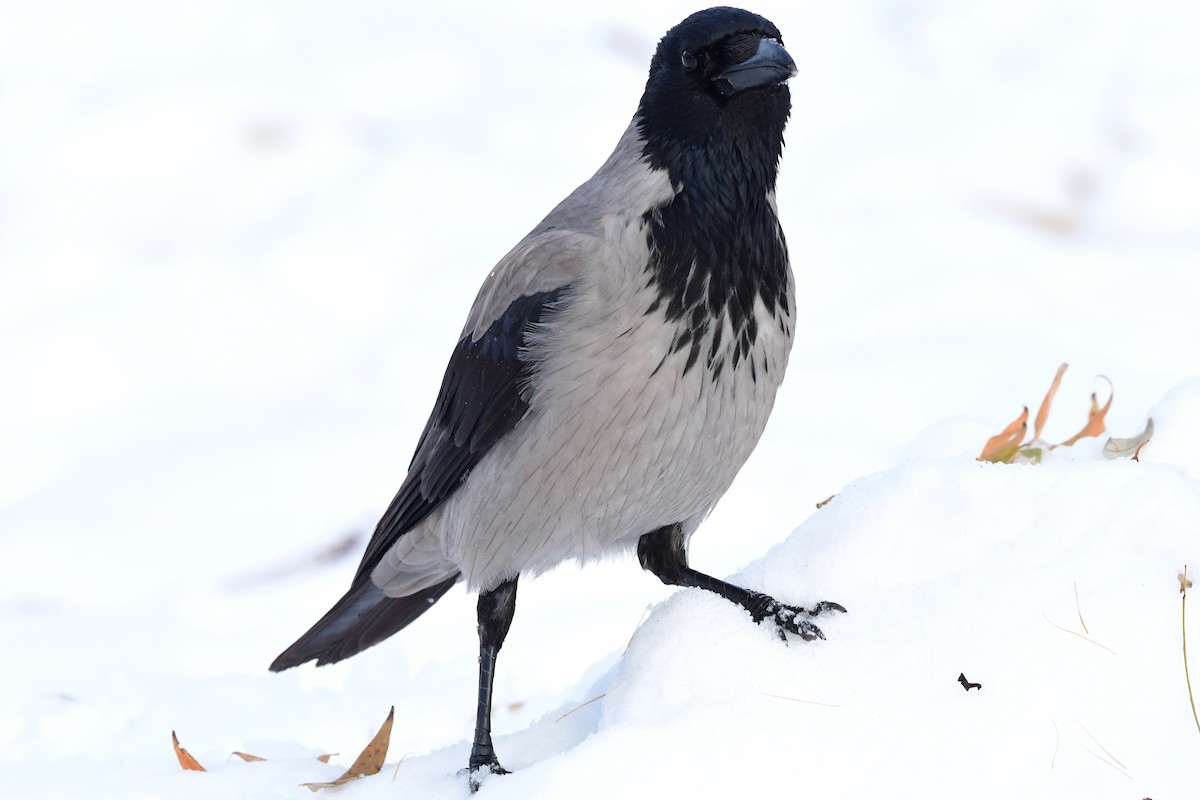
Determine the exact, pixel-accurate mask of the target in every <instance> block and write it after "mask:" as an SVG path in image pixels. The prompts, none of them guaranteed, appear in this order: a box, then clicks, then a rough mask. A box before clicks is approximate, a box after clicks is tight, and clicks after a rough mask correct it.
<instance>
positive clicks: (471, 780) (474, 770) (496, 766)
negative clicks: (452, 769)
mask: <svg viewBox="0 0 1200 800" xmlns="http://www.w3.org/2000/svg"><path fill="white" fill-rule="evenodd" d="M466 772H467V776H468V777H467V783H468V784H469V785H470V787H471V794H474V793H475V792H477V791H479V787H480V786H481V785H482V783H483V780H484V778H486V777H487V776H488V775H508V774H509V771H508V770H506V769H505V768H504V767H502V766H500V762H499V761H498V760H497V759H496V756H495V755H494V754H493V755H490V756H483V755H472V756H471V763H470V766H469V767H468V768H467V769H466ZM459 774H460V775H461V774H462V773H461V772H460V773H459Z"/></svg>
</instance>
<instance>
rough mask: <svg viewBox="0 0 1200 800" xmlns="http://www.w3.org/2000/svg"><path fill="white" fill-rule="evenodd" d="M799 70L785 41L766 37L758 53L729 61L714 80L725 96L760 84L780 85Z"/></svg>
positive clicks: (759, 46) (731, 95)
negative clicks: (734, 62) (738, 60)
mask: <svg viewBox="0 0 1200 800" xmlns="http://www.w3.org/2000/svg"><path fill="white" fill-rule="evenodd" d="M796 72H797V70H796V62H795V61H793V60H792V57H791V56H790V55H788V51H787V50H784V49H783V45H781V44H780V43H779V42H777V41H775V40H774V39H763V40H762V41H760V42H759V44H758V50H757V51H756V52H755V53H754V55H752V56H750V57H749V58H747V59H746V60H745V61H742V62H739V63H737V64H731V65H729V66H728V67H726V68H725V69H724V70H722V71H721V72H720V73H719V74H718V75H717V76H716V77H715V78H713V81H714V82H715V83H716V85H717V91H718V92H720V93H721V95H722V96H723V97H733V96H734V95H735V94H737V93H738V92H742V91H745V90H746V89H753V88H755V87H756V86H776V85H778V84H781V83H783V82H784V81H786V80H787V79H788V78H791V77H793V76H795V74H796Z"/></svg>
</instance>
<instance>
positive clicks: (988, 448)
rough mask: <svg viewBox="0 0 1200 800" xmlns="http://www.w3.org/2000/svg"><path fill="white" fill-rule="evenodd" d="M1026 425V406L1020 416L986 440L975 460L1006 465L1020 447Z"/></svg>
mask: <svg viewBox="0 0 1200 800" xmlns="http://www.w3.org/2000/svg"><path fill="white" fill-rule="evenodd" d="M1028 423H1029V407H1028V406H1026V407H1024V408H1022V409H1021V416H1019V417H1017V418H1016V419H1014V420H1013V421H1012V422H1010V423H1008V426H1007V427H1006V428H1005V429H1004V430H1002V431H1000V433H998V434H996V435H995V436H993V437H992V438H990V439H988V440H987V444H985V445H984V446H983V452H982V453H980V454H979V458H978V459H976V460H977V461H991V462H994V463H1005V464H1007V463H1008V462H1009V461H1011V460H1012V458H1013V456H1015V455H1016V454H1017V450H1018V449H1019V448H1020V447H1021V441H1022V440H1023V439H1024V438H1025V431H1026V430H1028V429H1029V424H1028Z"/></svg>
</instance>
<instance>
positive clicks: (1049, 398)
mask: <svg viewBox="0 0 1200 800" xmlns="http://www.w3.org/2000/svg"><path fill="white" fill-rule="evenodd" d="M1066 371H1067V365H1066V363H1063V364H1060V365H1059V367H1058V372H1056V373H1054V381H1053V382H1052V383H1051V384H1050V390H1049V391H1047V392H1046V397H1045V398H1044V399H1043V400H1042V404H1041V406H1039V407H1038V413H1037V418H1036V419H1035V420H1034V422H1033V440H1034V441H1035V442H1037V441H1040V440H1041V438H1042V428H1044V427H1046V418H1047V417H1049V416H1050V405H1051V404H1052V403H1053V402H1054V395H1056V394H1058V385H1059V384H1060V383H1062V377H1063V373H1064V372H1066Z"/></svg>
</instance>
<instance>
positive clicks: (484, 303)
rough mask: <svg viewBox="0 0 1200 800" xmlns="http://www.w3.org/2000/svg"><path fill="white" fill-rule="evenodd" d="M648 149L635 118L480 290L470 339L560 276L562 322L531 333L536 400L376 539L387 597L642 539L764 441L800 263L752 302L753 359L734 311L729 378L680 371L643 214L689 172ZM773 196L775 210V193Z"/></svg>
mask: <svg viewBox="0 0 1200 800" xmlns="http://www.w3.org/2000/svg"><path fill="white" fill-rule="evenodd" d="M643 147H644V143H643V142H642V140H641V138H640V137H639V134H638V129H637V126H636V124H634V125H631V126H630V127H629V129H628V130H627V131H626V132H625V134H624V136H623V137H622V138H621V140H620V142H619V143H618V145H617V148H616V150H615V151H614V153H613V154H612V156H610V158H609V159H608V161H606V162H605V164H604V166H602V167H601V168H600V170H599V171H598V172H597V173H596V174H595V175H594V176H593V177H592V178H591V179H590V180H589V181H587V182H586V183H584V184H583V185H582V186H580V187H579V188H578V189H576V190H575V191H574V192H573V193H572V194H571V195H570V196H569V197H567V198H566V199H565V200H564V201H563V202H562V203H560V204H559V206H558V207H557V208H555V209H554V211H552V212H551V213H550V214H549V215H548V216H547V217H546V218H545V219H544V220H543V221H542V222H541V223H540V224H539V225H538V226H537V227H536V228H535V229H534V230H533V231H532V232H531V233H530V234H529V235H528V236H526V237H525V238H524V239H523V240H522V241H521V242H520V243H519V244H518V245H517V246H516V247H515V248H513V250H512V251H511V252H509V253H508V255H506V256H505V257H504V258H503V259H502V260H501V261H500V263H499V264H498V265H497V266H496V267H495V268H494V269H493V270H492V272H491V273H490V274H489V276H488V278H487V280H486V281H485V282H484V285H483V287H482V288H481V289H480V292H479V295H478V297H477V298H476V301H475V304H474V306H473V307H472V309H471V312H470V315H469V316H468V319H467V322H466V325H465V327H464V329H463V336H464V337H470V338H471V339H472V340H473V341H474V340H476V339H478V337H480V336H481V335H482V334H483V332H484V331H486V330H487V329H488V328H489V326H490V325H491V324H492V323H493V322H494V321H495V320H496V319H497V318H498V317H500V315H502V314H504V312H505V309H507V308H508V307H509V306H510V304H511V303H513V301H515V300H517V299H518V298H520V297H522V296H529V295H533V294H536V293H539V292H548V291H554V290H562V291H561V293H560V294H559V295H558V299H557V300H556V302H555V303H554V308H553V311H552V316H551V318H550V323H549V324H537V325H535V326H534V327H533V330H532V331H531V332H530V333H529V335H528V337H527V341H526V352H525V358H527V359H528V360H529V361H530V362H532V363H533V364H535V365H536V366H535V367H534V369H533V371H532V374H531V375H530V377H529V379H528V380H527V381H526V385H525V386H523V387H522V396H523V398H524V399H525V401H526V402H527V404H528V408H527V409H526V410H525V413H524V416H523V417H522V418H521V419H520V421H519V422H518V423H517V424H516V425H515V427H513V428H512V430H510V431H509V432H508V433H507V434H505V435H504V436H502V437H501V438H500V439H499V440H498V441H496V442H495V443H494V444H493V445H491V446H490V449H488V450H487V451H486V452H484V453H483V455H482V457H481V458H480V460H479V461H478V463H477V464H476V465H475V466H474V468H473V469H471V470H470V472H469V474H468V475H467V476H466V477H465V478H464V479H463V480H462V482H461V484H460V485H458V487H457V488H456V489H455V490H454V491H453V493H452V494H450V496H449V497H447V498H446V499H445V501H444V502H442V503H441V504H440V505H438V506H437V507H436V508H434V509H433V510H432V511H431V512H430V513H428V515H427V516H425V517H424V518H423V519H422V520H421V521H420V522H419V523H418V524H417V525H415V526H414V527H413V528H411V529H410V530H408V531H407V532H405V533H403V535H401V536H399V538H398V539H397V540H396V541H395V542H394V543H393V544H392V545H391V546H390V548H389V549H388V550H387V551H386V552H385V553H383V554H382V557H381V558H380V559H379V561H378V563H377V564H375V565H374V567H373V569H372V570H371V573H370V577H371V580H372V582H373V583H374V584H375V585H376V586H378V587H380V588H381V589H382V590H383V592H384V593H385V594H386V595H387V596H389V597H404V596H408V595H412V594H414V593H415V592H418V591H421V590H427V589H429V587H433V586H436V585H438V584H441V583H443V582H445V581H447V580H449V579H452V578H454V576H455V575H458V574H461V575H462V576H463V578H465V580H466V581H467V583H468V584H469V586H470V587H471V588H473V589H483V590H489V589H492V588H494V587H496V586H497V585H498V584H500V583H501V582H503V581H505V580H507V579H509V578H512V577H514V576H516V575H518V574H522V573H538V572H541V571H544V570H547V569H549V568H551V567H553V566H555V565H556V564H558V563H560V562H562V561H563V560H567V559H576V560H579V561H581V562H583V561H589V560H592V559H595V558H598V557H600V556H603V555H604V554H607V553H610V552H612V551H614V550H628V549H631V548H632V547H633V545H634V544H635V543H636V541H637V539H638V537H639V536H641V535H642V534H645V533H647V532H648V531H652V530H655V529H657V528H660V527H662V526H664V525H670V524H675V523H680V524H682V526H683V529H684V531H685V533H686V534H687V535H690V534H691V533H692V531H694V530H695V528H696V527H697V526H698V525H699V523H700V522H701V520H703V518H704V517H705V516H706V515H707V514H708V513H709V512H710V510H711V509H712V507H713V506H714V505H715V504H716V502H717V500H718V499H720V497H721V496H722V495H723V494H724V493H725V491H726V490H727V489H728V488H729V486H730V484H731V483H732V482H733V479H734V477H735V476H736V474H737V472H738V470H739V469H740V468H741V467H742V464H743V463H744V462H745V460H746V459H747V458H748V457H749V455H750V453H751V451H752V450H753V449H754V447H755V445H756V444H757V442H758V439H759V437H760V436H761V434H762V432H763V429H764V427H765V426H766V423H767V418H768V416H769V415H770V412H771V408H772V405H773V404H774V400H775V393H776V390H777V389H778V387H779V384H780V382H781V381H782V380H783V375H784V370H785V368H786V366H787V361H788V354H789V352H790V350H791V346H792V334H793V329H794V324H793V323H794V319H793V315H794V309H795V307H796V306H795V302H794V283H793V279H792V275H791V272H790V269H789V270H788V272H787V281H786V283H787V286H786V289H785V298H786V302H784V303H782V304H779V305H777V306H775V307H773V308H768V307H767V306H766V305H765V304H764V303H763V301H762V300H761V299H758V300H756V301H755V303H754V306H753V308H752V310H751V314H752V316H753V323H754V324H755V326H756V328H757V336H756V337H755V339H754V341H753V345H752V347H751V349H750V352H749V353H748V354H746V355H745V357H742V358H740V359H738V358H733V357H732V351H733V349H734V348H735V347H736V346H737V337H736V336H735V335H734V331H733V330H732V326H731V323H730V321H729V320H728V319H727V318H725V317H724V316H722V317H720V318H718V319H716V320H715V321H714V322H713V324H711V325H709V326H708V328H707V330H706V331H705V332H704V333H703V334H702V336H703V337H704V338H703V339H702V344H703V347H702V352H703V353H705V354H706V357H707V355H708V354H710V353H711V354H712V355H713V356H715V357H717V358H719V359H720V358H723V357H724V358H723V360H724V363H725V365H726V366H725V367H724V370H723V371H722V373H721V375H720V380H713V379H712V376H711V375H710V374H709V372H708V371H707V370H706V369H702V368H697V369H686V368H685V362H686V360H687V358H688V350H687V349H686V348H684V349H678V348H673V347H672V343H673V341H674V340H675V338H676V336H677V333H678V326H677V325H676V324H675V323H667V322H664V320H663V318H662V316H661V314H652V313H647V311H648V309H651V308H652V306H654V304H655V301H656V299H657V298H658V297H659V292H658V289H657V288H656V287H654V286H653V285H652V282H651V281H649V280H648V273H647V262H648V260H649V256H650V244H649V242H648V236H647V223H646V220H645V215H646V213H647V212H649V211H652V210H653V209H655V208H658V207H660V206H662V205H663V204H665V203H667V202H668V201H669V200H670V199H671V198H672V197H674V196H675V194H676V193H677V192H678V191H679V189H680V188H681V187H679V186H672V184H671V181H670V179H669V177H668V173H667V171H666V170H664V169H654V168H652V167H651V166H650V164H649V163H648V162H647V160H645V159H644V158H643V157H642V155H641V154H642V150H643ZM766 202H767V205H768V206H769V208H770V210H771V213H772V214H774V209H775V202H774V197H773V196H768V197H767V198H766ZM776 230H778V226H777V224H776ZM778 235H779V236H780V237H781V238H782V233H779V234H778ZM714 337H718V338H717V346H716V347H715V348H714V347H713V339H714ZM725 356H730V357H725ZM418 457H419V455H418Z"/></svg>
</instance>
